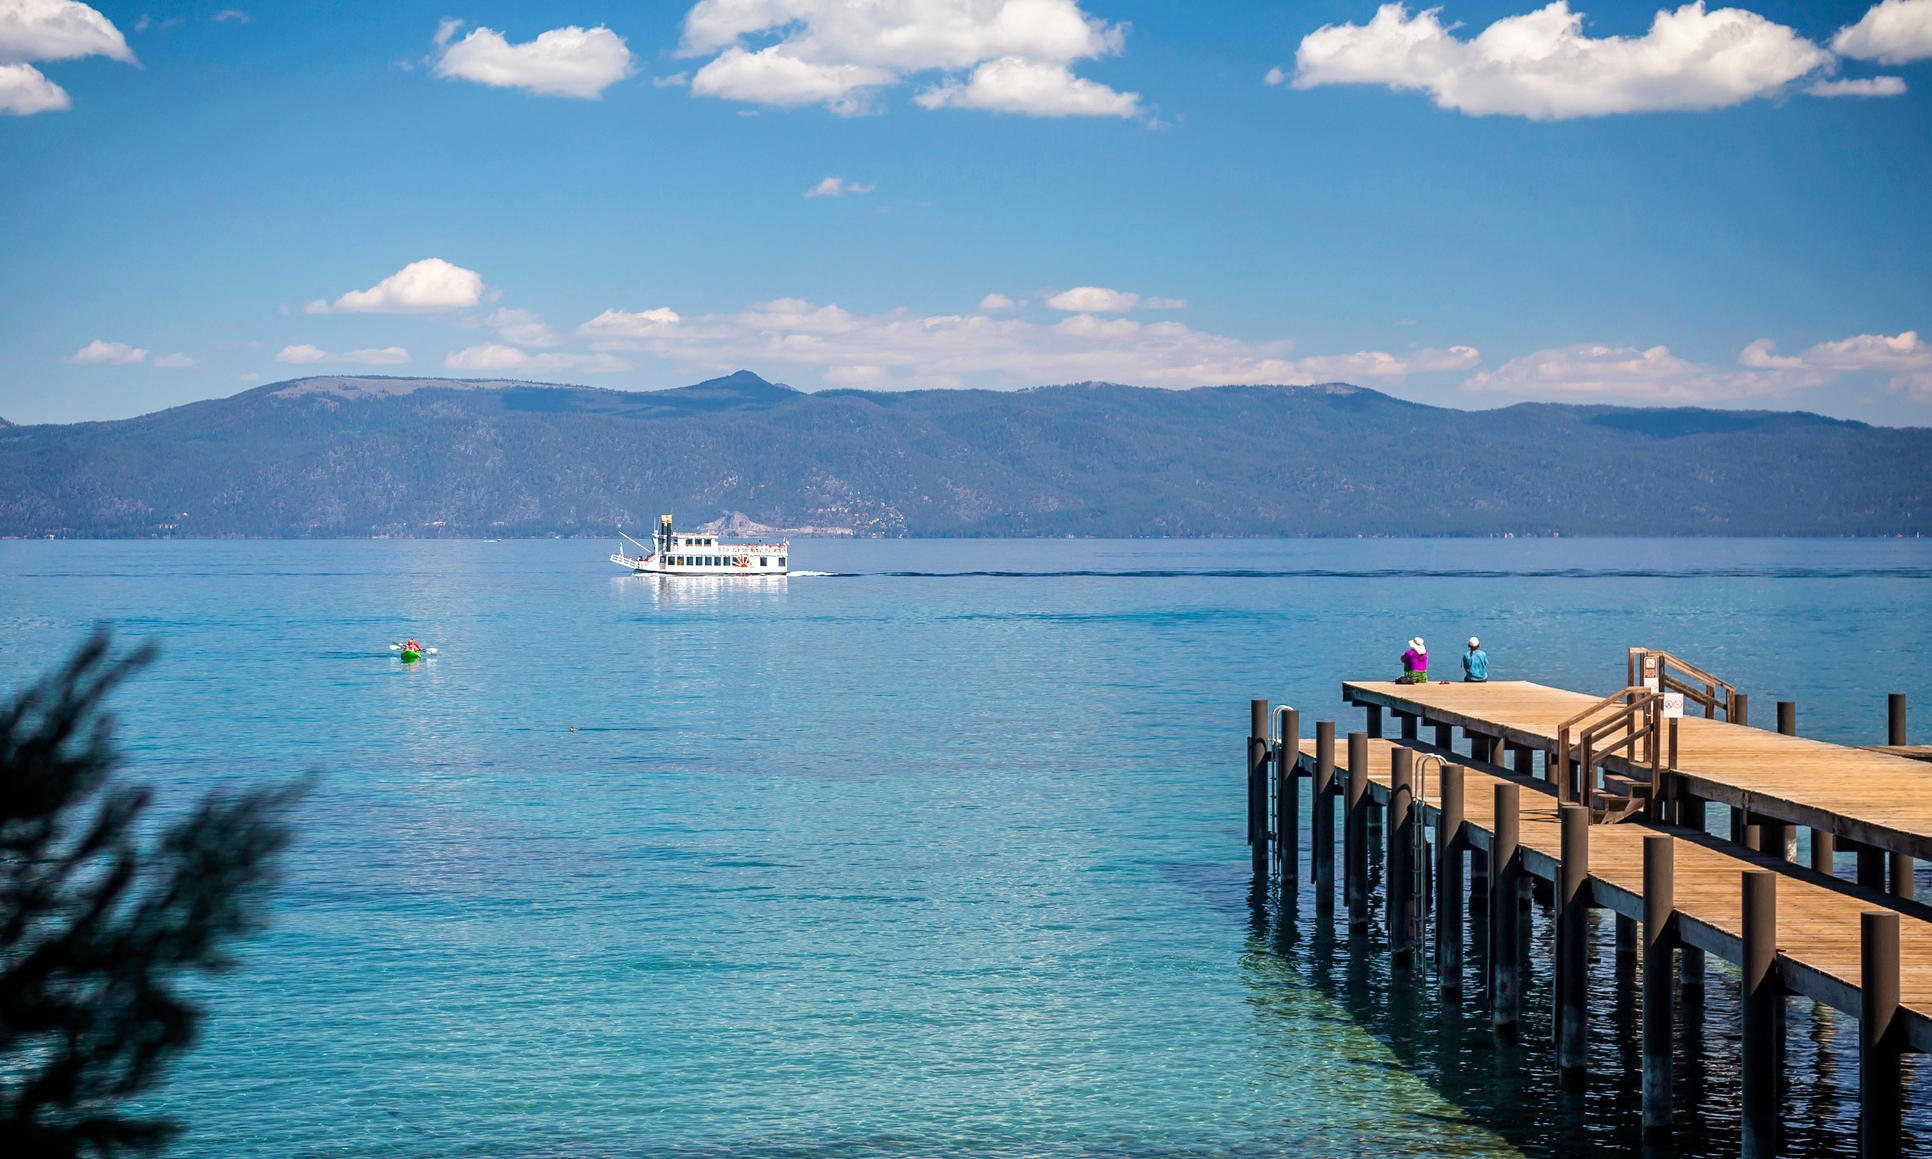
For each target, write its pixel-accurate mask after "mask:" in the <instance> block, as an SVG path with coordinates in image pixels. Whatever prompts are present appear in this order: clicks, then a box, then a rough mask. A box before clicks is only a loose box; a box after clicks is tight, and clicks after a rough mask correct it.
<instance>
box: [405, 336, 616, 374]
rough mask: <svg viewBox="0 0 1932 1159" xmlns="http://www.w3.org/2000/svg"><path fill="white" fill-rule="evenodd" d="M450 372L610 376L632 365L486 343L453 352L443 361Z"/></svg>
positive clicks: (613, 359) (606, 357) (592, 356)
mask: <svg viewBox="0 0 1932 1159" xmlns="http://www.w3.org/2000/svg"><path fill="white" fill-rule="evenodd" d="M443 365H444V366H446V367H448V368H449V369H451V370H581V371H590V372H593V373H609V372H615V371H620V370H629V369H630V368H631V364H630V363H628V362H626V361H624V360H623V359H621V358H618V357H616V356H614V355H610V354H559V353H546V354H528V353H525V352H524V351H522V350H518V349H517V348H516V347H514V346H503V345H499V344H497V343H487V344H485V345H482V346H470V347H467V348H465V349H462V350H452V351H450V352H449V353H448V354H447V355H445V356H444V357H443Z"/></svg>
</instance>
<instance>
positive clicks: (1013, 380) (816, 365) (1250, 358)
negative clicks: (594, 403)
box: [578, 298, 1479, 388]
mask: <svg viewBox="0 0 1932 1159" xmlns="http://www.w3.org/2000/svg"><path fill="white" fill-rule="evenodd" d="M578 334H579V336H580V337H583V338H586V339H589V340H590V341H591V345H592V346H593V348H596V349H601V350H608V351H618V350H623V351H636V352H641V353H645V354H649V355H651V356H653V357H656V358H659V359H662V360H665V361H669V362H673V363H676V364H678V365H680V366H682V367H685V368H688V369H692V370H701V371H704V370H714V369H729V368H731V367H735V366H744V365H747V364H756V365H774V366H788V367H797V368H800V369H803V370H812V371H816V372H817V373H818V374H819V376H820V377H821V378H822V379H823V380H824V381H825V382H828V383H834V384H839V385H848V386H871V387H890V388H903V387H940V386H959V385H962V384H964V383H965V381H966V380H967V379H968V378H973V379H976V380H983V381H986V382H990V383H994V384H1003V385H1010V386H1025V385H1034V384H1038V383H1043V382H1076V381H1083V380H1088V379H1106V380H1109V381H1113V382H1128V383H1138V384H1145V385H1149V386H1200V385H1203V384H1208V383H1231V382H1254V383H1302V384H1306V383H1312V382H1321V381H1328V380H1333V379H1336V378H1356V379H1363V378H1367V379H1377V380H1389V381H1399V380H1401V379H1402V378H1403V377H1405V376H1407V375H1409V374H1414V373H1422V372H1424V371H1429V370H1445V369H1447V370H1468V369H1471V368H1473V367H1474V366H1475V365H1476V364H1477V362H1478V360H1479V356H1478V354H1477V352H1476V351H1475V350H1473V349H1471V348H1469V347H1455V348H1453V349H1451V350H1446V351H1445V350H1425V351H1420V352H1417V353H1415V354H1412V355H1409V356H1408V357H1397V356H1395V355H1390V354H1385V353H1380V352H1375V351H1364V352H1360V353H1357V354H1349V355H1338V356H1316V357H1312V358H1303V359H1294V358H1290V357H1288V354H1289V352H1290V351H1291V350H1292V346H1293V344H1292V343H1289V342H1274V343H1262V344H1254V343H1248V342H1243V341H1241V340H1239V339H1234V338H1227V337H1223V336H1220V335H1215V334H1207V333H1204V332H1202V331H1198V330H1193V329H1190V328H1189V327H1187V326H1184V325H1182V324H1180V323H1178V322H1155V323H1140V322H1135V321H1133V320H1131V319H1127V318H1119V317H1114V318H1108V317H1100V316H1097V315H1095V314H1092V313H1080V314H1074V315H1071V316H1070V317H1067V318H1063V319H1061V320H1060V321H1059V322H1057V323H1054V324H1051V325H1043V324H1039V323H1034V322H1027V321H1023V320H1020V319H1014V318H993V317H988V316H987V315H985V314H969V315H936V316H934V315H918V314H914V313H912V312H911V311H907V310H893V311H889V312H887V313H884V314H872V315H863V314H854V313H852V312H851V311H848V310H844V309H841V308H840V307H838V306H835V305H826V306H821V305H816V304H814V303H811V302H806V301H802V300H799V299H796V298H781V299H779V300H777V301H771V302H759V303H756V304H754V305H753V306H752V307H751V308H750V309H748V310H745V311H743V312H741V313H736V314H708V315H705V316H703V317H699V318H688V319H687V318H683V317H680V316H679V315H678V314H677V313H676V312H675V311H673V310H669V309H664V308H659V309H656V310H649V311H644V312H641V313H628V312H624V311H619V310H607V311H605V312H604V313H603V314H600V315H598V316H597V317H596V318H593V319H591V320H590V321H589V322H586V323H585V324H584V325H583V326H581V327H579V329H578Z"/></svg>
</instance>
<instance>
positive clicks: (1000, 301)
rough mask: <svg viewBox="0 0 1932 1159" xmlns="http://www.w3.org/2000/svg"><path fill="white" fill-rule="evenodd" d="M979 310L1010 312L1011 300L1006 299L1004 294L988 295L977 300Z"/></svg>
mask: <svg viewBox="0 0 1932 1159" xmlns="http://www.w3.org/2000/svg"><path fill="white" fill-rule="evenodd" d="M979 308H980V309H982V310H1011V309H1012V308H1013V299H1011V298H1009V297H1007V296H1006V295H1005V294H988V295H986V296H985V297H984V298H981V299H980V300H979Z"/></svg>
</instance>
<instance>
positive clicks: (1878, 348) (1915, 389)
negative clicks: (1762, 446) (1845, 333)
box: [1738, 330, 1932, 402]
mask: <svg viewBox="0 0 1932 1159" xmlns="http://www.w3.org/2000/svg"><path fill="white" fill-rule="evenodd" d="M1773 345H1774V344H1773V343H1772V341H1771V340H1770V339H1769V338H1760V339H1758V340H1757V341H1756V342H1753V343H1751V344H1750V345H1749V346H1746V347H1745V348H1744V352H1743V353H1742V354H1740V355H1739V356H1738V361H1739V362H1741V363H1743V364H1744V365H1745V366H1750V367H1758V368H1762V369H1766V370H1775V371H1781V372H1786V373H1794V374H1799V375H1805V376H1809V377H1826V378H1828V377H1835V376H1837V375H1841V374H1856V373H1859V372H1861V371H1877V372H1880V373H1883V374H1889V375H1891V376H1892V377H1891V381H1889V382H1888V383H1887V384H1886V385H1887V386H1888V387H1889V388H1890V389H1892V390H1903V391H1907V392H1909V393H1910V395H1911V397H1912V399H1913V400H1914V401H1916V402H1932V346H1928V345H1926V343H1925V342H1923V341H1922V340H1920V338H1919V336H1918V333H1917V331H1913V330H1907V331H1905V332H1903V333H1901V334H1899V335H1897V336H1896V337H1887V336H1885V335H1883V334H1859V335H1856V336H1854V337H1851V338H1845V339H1842V340H1840V341H1837V342H1820V343H1818V344H1817V345H1815V346H1812V347H1810V348H1809V349H1807V350H1805V351H1804V352H1802V353H1800V354H1797V355H1792V356H1782V355H1776V354H1773V353H1771V349H1772V346H1773Z"/></svg>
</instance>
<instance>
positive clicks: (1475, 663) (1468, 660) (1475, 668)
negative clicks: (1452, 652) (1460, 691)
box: [1462, 636, 1489, 684]
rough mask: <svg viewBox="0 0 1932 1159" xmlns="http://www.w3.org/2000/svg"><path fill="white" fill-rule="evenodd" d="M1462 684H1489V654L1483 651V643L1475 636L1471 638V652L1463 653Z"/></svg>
mask: <svg viewBox="0 0 1932 1159" xmlns="http://www.w3.org/2000/svg"><path fill="white" fill-rule="evenodd" d="M1462 682H1463V683H1464V684H1487V683H1489V653H1487V652H1485V651H1483V642H1482V641H1481V640H1478V639H1477V638H1476V637H1474V636H1471V637H1469V651H1467V652H1465V653H1463V657H1462Z"/></svg>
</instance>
